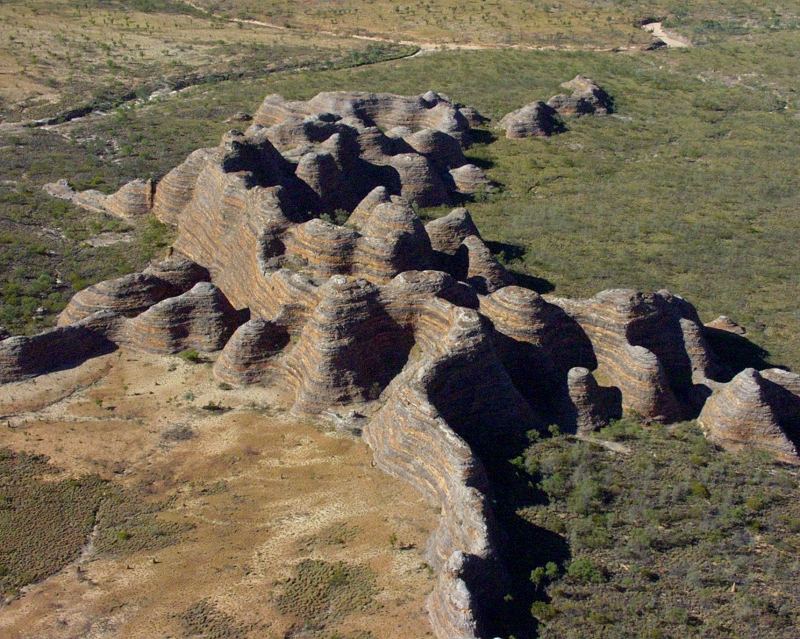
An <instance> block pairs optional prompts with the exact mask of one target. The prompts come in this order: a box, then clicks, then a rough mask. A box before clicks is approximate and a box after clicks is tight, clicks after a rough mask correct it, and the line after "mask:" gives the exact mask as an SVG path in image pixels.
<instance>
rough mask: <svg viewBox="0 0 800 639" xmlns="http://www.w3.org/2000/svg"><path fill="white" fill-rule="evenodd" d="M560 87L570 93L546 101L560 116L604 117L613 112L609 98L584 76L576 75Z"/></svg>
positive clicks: (592, 81) (612, 104) (612, 102)
mask: <svg viewBox="0 0 800 639" xmlns="http://www.w3.org/2000/svg"><path fill="white" fill-rule="evenodd" d="M561 87H562V88H564V89H568V90H570V91H571V93H570V94H563V93H562V94H559V95H554V96H553V97H552V98H550V99H549V100H548V101H547V104H548V106H551V107H553V108H554V109H555V110H556V111H558V112H559V113H560V114H561V115H590V114H591V115H606V114H608V113H611V112H612V111H613V110H614V101H613V99H612V98H611V96H610V95H609V94H608V93H606V92H605V91H604V90H603V89H601V88H600V87H599V86H598V85H597V83H596V82H595V81H594V80H592V79H590V78H587V77H586V76H583V75H580V74H579V75H576V76H575V77H574V78H573V79H572V80H570V81H569V82H563V83H562V84H561Z"/></svg>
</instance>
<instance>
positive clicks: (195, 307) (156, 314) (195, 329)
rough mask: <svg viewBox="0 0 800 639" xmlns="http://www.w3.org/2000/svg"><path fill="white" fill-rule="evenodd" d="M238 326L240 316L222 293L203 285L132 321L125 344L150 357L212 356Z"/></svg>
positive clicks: (194, 287) (165, 301) (207, 283)
mask: <svg viewBox="0 0 800 639" xmlns="http://www.w3.org/2000/svg"><path fill="white" fill-rule="evenodd" d="M238 323H239V314H238V313H237V312H236V311H235V310H234V308H233V307H232V306H231V305H230V303H229V302H228V300H227V299H226V298H225V296H224V295H223V294H222V291H220V290H219V289H218V288H217V287H216V286H214V285H213V284H211V283H210V282H200V283H198V284H195V285H194V286H193V287H192V288H191V289H190V290H189V291H187V292H186V293H183V294H182V295H178V296H177V297H170V298H168V299H165V300H163V301H161V302H158V303H157V304H154V305H153V306H151V307H150V308H149V309H148V310H146V311H145V312H144V313H142V314H141V315H138V316H137V317H134V318H132V319H130V320H128V321H127V322H126V325H125V331H124V335H123V336H122V337H121V341H122V343H124V344H125V346H127V347H129V348H131V349H133V350H139V351H144V352H147V353H165V354H166V353H178V352H180V351H182V350H186V349H189V348H193V349H196V350H198V351H202V352H206V353H208V352H213V351H218V350H220V349H221V348H222V347H223V346H224V345H225V343H226V342H227V341H228V338H229V337H230V336H231V334H232V333H233V331H234V330H235V329H236V326H237V324H238Z"/></svg>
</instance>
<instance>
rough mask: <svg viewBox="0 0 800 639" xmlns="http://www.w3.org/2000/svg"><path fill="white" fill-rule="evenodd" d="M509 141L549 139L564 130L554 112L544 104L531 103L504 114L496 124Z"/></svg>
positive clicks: (539, 102)
mask: <svg viewBox="0 0 800 639" xmlns="http://www.w3.org/2000/svg"><path fill="white" fill-rule="evenodd" d="M498 126H499V127H500V128H501V129H505V132H506V137H507V138H511V139H518V138H530V137H549V136H551V135H553V134H554V133H560V132H562V131H564V130H565V127H564V124H563V123H562V122H561V120H560V119H559V117H558V113H557V112H556V110H555V109H554V108H553V107H551V106H548V105H547V104H545V103H544V102H541V101H538V102H532V103H531V104H528V105H525V106H524V107H522V108H521V109H517V110H516V111H512V112H511V113H508V114H506V115H505V116H503V118H502V119H501V120H500V122H499V123H498Z"/></svg>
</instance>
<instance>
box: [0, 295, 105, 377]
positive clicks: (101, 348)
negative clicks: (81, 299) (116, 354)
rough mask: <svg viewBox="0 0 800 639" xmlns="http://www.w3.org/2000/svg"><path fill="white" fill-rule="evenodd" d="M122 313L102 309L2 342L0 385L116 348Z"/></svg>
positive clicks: (0, 346) (8, 338) (56, 368)
mask: <svg viewBox="0 0 800 639" xmlns="http://www.w3.org/2000/svg"><path fill="white" fill-rule="evenodd" d="M118 330H119V316H117V315H115V314H113V313H110V312H107V311H101V312H98V313H95V314H93V315H89V316H88V317H85V318H83V319H81V320H79V321H78V322H75V323H74V324H70V325H68V326H58V327H56V328H51V329H48V330H46V331H43V332H41V333H39V334H37V335H32V336H30V337H28V336H15V337H7V338H6V339H4V340H2V341H0V384H6V383H9V382H17V381H20V380H23V379H28V378H31V377H37V376H39V375H43V374H45V373H49V372H52V371H56V370H61V369H64V368H71V367H73V366H77V365H78V364H80V363H81V362H83V361H85V360H86V359H89V358H91V357H97V356H98V355H102V354H104V353H108V352H110V351H112V350H114V348H115V343H114V339H115V338H114V336H115V334H116V332H117V331H118Z"/></svg>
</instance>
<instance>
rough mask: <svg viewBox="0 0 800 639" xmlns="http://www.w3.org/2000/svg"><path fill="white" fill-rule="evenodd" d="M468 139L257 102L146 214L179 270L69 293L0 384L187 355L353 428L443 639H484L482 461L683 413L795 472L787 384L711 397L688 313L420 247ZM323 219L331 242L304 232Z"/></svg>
mask: <svg viewBox="0 0 800 639" xmlns="http://www.w3.org/2000/svg"><path fill="white" fill-rule="evenodd" d="M570 88H574V89H575V91H576V93H580V92H581V91H583V89H582V88H581V86H577V85H576V86H575V87H570ZM595 97H597V96H595ZM576 99H577V98H576ZM581 99H589V98H586V97H585V98H581ZM598 99H599V98H598ZM595 108H596V109H600V108H602V107H601V106H600V105H599V104H596V105H595ZM523 111H524V109H523ZM554 113H555V111H554V109H553V108H552V107H549V106H547V105H544V104H543V103H540V104H538V105H535V108H533V111H532V112H525V113H520V114H517V115H518V116H519V117H517V116H515V117H513V118H509V119H508V120H507V121H506V126H507V127H508V130H509V133H510V135H512V136H515V135H518V134H519V135H523V134H525V135H526V134H529V133H533V134H536V133H535V132H536V131H537V130H544V129H546V128H547V126H554V125H553V124H552V122H551V124H550V125H543V124H542V122H543V121H542V119H541V118H542V117H544V116H545V115H547V114H549V116H548V117H553V114H554ZM470 120H471V121H476V120H477V116H476V114H475V113H469V112H467V111H466V110H465V108H464V107H460V106H458V105H456V104H454V103H453V102H451V101H450V100H449V99H447V98H446V97H445V96H442V95H439V94H436V93H433V92H429V93H426V94H424V95H422V96H418V97H411V98H409V97H403V96H394V95H389V94H366V93H324V94H320V95H318V96H316V97H315V98H312V99H311V100H309V101H307V102H287V101H285V100H283V99H282V98H280V97H279V96H270V97H268V98H267V99H266V100H265V101H264V103H263V104H262V106H261V108H260V109H259V111H258V113H257V114H256V116H255V118H254V122H255V123H254V124H253V125H252V126H251V127H250V128H249V129H248V130H247V131H246V132H239V131H231V132H229V133H227V134H226V135H225V136H224V137H223V139H222V141H221V143H220V144H219V146H217V147H215V148H212V149H201V150H200V151H196V152H194V153H192V154H191V155H190V156H189V157H188V158H187V160H186V161H185V162H184V163H183V164H181V165H180V166H179V167H177V168H175V169H173V170H172V171H171V172H170V173H168V174H167V175H166V176H165V177H164V179H162V180H161V181H160V182H159V183H158V184H157V186H156V190H155V194H154V197H153V213H154V214H155V215H156V216H157V217H158V218H159V219H160V220H162V221H163V222H165V223H168V224H171V225H173V226H174V227H175V229H176V240H175V244H174V247H173V250H174V255H173V256H172V257H171V258H169V259H168V260H165V261H163V262H160V263H156V264H153V265H151V266H150V267H148V268H147V269H145V270H144V271H143V272H142V273H137V274H134V275H130V276H126V277H122V278H118V279H115V280H111V281H108V282H101V283H99V284H96V285H94V286H92V287H89V288H88V289H86V290H84V291H81V292H79V293H78V294H76V295H75V297H74V298H73V300H72V301H71V302H70V304H69V305H68V306H67V308H66V309H65V310H64V312H63V313H62V315H61V317H60V319H59V326H58V327H57V328H55V329H51V330H49V331H45V332H43V333H41V334H39V335H36V336H32V337H12V338H7V339H5V340H2V341H0V381H2V382H12V381H16V380H20V379H24V378H26V377H31V376H35V375H40V374H42V373H45V372H47V371H49V370H54V369H57V368H63V367H65V366H70V365H75V364H77V363H79V362H80V361H82V360H84V359H86V358H87V357H91V356H94V355H97V354H99V353H101V352H107V351H108V350H109V349H112V348H116V347H120V346H121V347H124V348H128V349H132V350H142V351H147V352H155V353H165V354H168V353H176V352H179V351H181V350H184V349H188V348H193V349H197V350H198V351H203V352H206V353H209V355H210V357H212V358H215V360H216V361H215V363H214V368H213V371H214V374H215V375H216V376H217V377H218V378H219V379H221V380H224V381H225V382H227V383H232V384H250V385H255V386H254V387H255V388H256V389H257V388H258V385H262V384H264V385H266V384H269V385H272V384H278V385H279V386H280V390H281V391H282V392H281V393H280V395H281V396H282V397H284V398H285V401H286V402H287V405H288V406H289V407H290V408H291V410H292V411H293V412H294V413H295V414H299V415H325V414H327V413H329V412H330V411H337V410H350V409H352V408H353V407H357V408H358V410H359V411H360V412H362V413H363V414H364V415H366V416H367V417H368V421H367V423H366V425H365V427H364V429H363V436H364V439H365V440H366V442H367V443H368V444H369V445H370V446H371V447H372V450H373V452H374V456H375V461H376V464H377V465H378V466H379V467H381V468H382V469H384V470H385V471H386V472H389V473H392V474H394V475H396V476H397V477H400V478H402V479H404V480H406V481H408V482H410V483H412V484H413V485H414V486H416V487H417V488H418V490H419V491H420V492H421V493H422V494H423V495H425V496H426V498H427V499H429V500H430V501H431V502H432V503H433V504H435V505H436V506H437V507H438V508H439V511H440V518H439V523H438V526H437V528H436V530H435V531H434V532H433V534H432V535H431V537H430V540H429V543H428V547H427V558H428V561H429V563H430V565H431V566H432V567H434V569H435V570H436V571H437V578H436V581H435V585H434V588H433V591H432V592H431V595H430V597H429V599H428V603H427V605H428V611H429V613H430V621H431V626H432V628H433V631H434V634H435V635H436V636H437V637H438V638H439V639H477V638H481V639H483V638H487V637H495V636H496V635H497V633H498V630H497V628H496V627H494V626H493V623H494V622H493V621H492V620H493V619H496V614H495V613H496V611H497V606H498V605H499V602H498V601H497V598H498V596H502V595H503V594H505V593H506V592H507V572H506V569H505V566H504V564H503V560H502V555H503V553H502V552H501V548H500V545H501V544H502V543H503V538H504V537H503V534H502V531H501V530H499V529H498V524H497V521H496V520H495V517H494V514H493V512H492V485H491V476H490V474H489V472H488V471H487V468H491V467H492V466H491V465H489V464H485V463H484V461H482V459H484V460H485V459H486V457H485V456H486V455H489V454H492V453H493V451H494V450H495V449H496V448H497V447H502V451H503V454H505V451H506V450H509V451H510V450H511V449H512V448H513V447H514V446H517V445H519V442H520V441H524V436H523V435H524V433H525V432H526V431H527V430H529V429H532V428H543V427H544V425H545V424H549V423H557V424H559V425H560V426H561V427H562V428H564V429H566V430H570V431H573V432H577V433H578V434H584V433H587V432H590V431H592V430H595V429H597V428H600V427H602V426H603V425H605V424H607V423H609V421H610V420H612V419H614V418H617V417H619V416H620V415H621V413H622V410H623V409H626V410H628V411H631V412H633V413H635V414H636V415H638V416H639V417H641V418H642V419H643V420H645V421H665V422H669V421H675V420H682V419H687V418H692V417H695V416H697V415H698V414H700V422H701V424H702V425H703V427H704V428H705V430H706V431H707V432H708V433H709V436H710V437H711V438H712V439H714V441H717V442H719V443H720V444H722V445H725V446H730V447H741V446H745V445H750V446H756V447H760V448H763V449H765V450H768V451H770V452H771V453H773V454H774V455H776V456H777V457H778V458H779V459H782V460H787V461H788V460H794V459H797V457H796V448H795V444H796V442H797V432H798V428H799V426H798V420H799V419H800V417H799V416H800V407H799V406H798V403H799V402H800V399H799V397H800V377H798V376H796V375H793V374H791V373H787V372H785V371H779V370H777V369H775V370H769V371H763V372H762V373H757V372H755V371H745V372H743V373H740V374H739V375H737V376H736V377H734V378H733V380H732V381H730V382H728V383H723V380H725V379H727V378H728V377H729V375H727V372H726V371H725V370H724V369H723V367H722V366H720V365H719V363H718V361H717V358H716V357H715V355H714V353H713V352H712V350H711V348H710V347H709V345H708V343H707V342H706V339H705V335H706V331H707V330H709V329H706V328H705V327H704V326H703V325H702V324H701V323H700V319H699V317H698V316H697V313H696V311H695V310H694V308H693V307H692V306H691V305H690V304H689V303H688V302H686V301H685V300H683V299H682V298H680V297H678V296H675V295H672V294H670V293H669V292H667V291H659V292H656V293H652V294H643V293H640V292H637V291H632V290H627V289H613V290H608V291H603V292H602V293H599V294H597V295H596V296H594V297H593V298H589V299H582V300H570V299H564V298H558V297H549V296H542V295H539V294H537V293H535V292H534V291H530V290H527V289H525V288H522V287H519V286H514V285H513V279H512V277H511V276H510V274H509V273H508V272H507V271H506V270H505V268H504V267H503V266H502V265H501V264H500V263H499V262H498V261H497V260H496V259H495V258H494V256H493V255H492V253H491V250H490V249H489V245H487V244H486V243H485V242H484V241H483V240H482V238H481V236H480V234H479V232H478V229H477V228H476V226H475V224H474V222H473V220H472V218H471V216H470V214H469V212H468V211H467V210H466V209H455V210H453V211H452V212H450V213H449V214H447V215H445V216H443V217H441V218H439V219H436V220H433V221H430V222H428V223H427V225H423V223H422V221H421V220H420V219H419V217H418V216H417V215H416V213H415V210H414V208H413V207H412V205H411V202H410V201H409V199H407V198H410V199H413V200H416V201H417V202H418V203H425V204H432V203H438V202H440V201H442V200H443V199H444V198H446V197H447V195H448V193H449V191H450V190H452V188H453V186H455V187H456V188H458V189H459V190H462V186H461V182H459V180H463V181H467V180H469V181H472V182H474V183H477V182H479V181H480V176H479V175H478V174H477V173H476V172H475V171H474V170H473V169H472V168H469V169H466V168H465V167H469V166H470V165H468V164H464V163H463V162H464V156H463V150H462V146H463V144H464V143H465V142H466V141H467V140H468V137H469V121H470ZM542 126H544V129H542ZM459 171H463V173H464V175H463V176H460V174H459V173H458V172H459ZM402 195H405V196H407V198H403V197H402ZM119 199H122V198H121V197H120V198H119ZM339 208H342V209H344V210H346V211H348V212H350V216H349V218H348V220H347V223H346V224H345V225H339V224H335V223H333V222H331V221H327V220H330V219H334V218H335V219H339V215H338V214H337V215H335V216H327V215H322V217H320V215H321V214H322V213H325V212H331V211H335V210H336V209H339ZM325 218H327V220H326V219H325ZM726 375H727V376H726ZM256 392H257V391H256ZM709 397H710V398H709ZM508 458H509V457H503V459H508ZM420 634H424V633H423V632H420Z"/></svg>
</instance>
